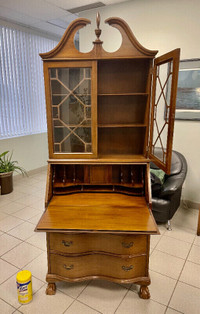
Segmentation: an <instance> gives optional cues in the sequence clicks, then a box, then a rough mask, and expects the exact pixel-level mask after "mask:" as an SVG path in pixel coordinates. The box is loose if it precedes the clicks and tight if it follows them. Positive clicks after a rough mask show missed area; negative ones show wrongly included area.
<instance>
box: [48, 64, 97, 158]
mask: <svg viewBox="0 0 200 314" xmlns="http://www.w3.org/2000/svg"><path fill="white" fill-rule="evenodd" d="M59 64H60V62H59V63H58V62H57V63H56V62H54V63H53V66H52V64H51V65H49V67H48V76H49V82H50V84H49V89H50V90H49V92H50V110H47V111H49V114H48V115H49V117H48V132H50V133H51V134H49V136H50V137H51V141H50V142H52V145H50V148H51V149H50V150H51V152H50V155H51V156H52V157H54V158H63V157H64V158H68V157H71V156H69V155H72V157H76V155H77V156H78V157H80V155H82V154H83V155H86V154H87V155H86V156H85V157H86V158H87V157H94V155H96V123H95V121H96V100H95V95H96V93H95V92H94V91H95V85H96V84H95V81H96V79H95V74H94V66H92V62H81V63H80V62H79V63H77V62H69V63H68V64H67V62H65V66H62V67H60V66H59ZM48 107H49V106H48ZM47 113H48V112H47ZM49 120H50V121H49ZM49 122H50V123H49ZM49 125H51V127H50V130H49ZM66 154H67V155H68V156H66Z"/></svg>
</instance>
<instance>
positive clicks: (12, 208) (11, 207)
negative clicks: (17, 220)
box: [1, 202, 25, 214]
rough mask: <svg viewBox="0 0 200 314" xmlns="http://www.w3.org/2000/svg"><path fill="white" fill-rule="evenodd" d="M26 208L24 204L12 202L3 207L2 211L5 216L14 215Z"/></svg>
mask: <svg viewBox="0 0 200 314" xmlns="http://www.w3.org/2000/svg"><path fill="white" fill-rule="evenodd" d="M24 207H25V206H24V205H23V204H19V203H17V202H11V203H9V204H7V205H5V206H2V207H1V211H2V212H4V213H5V214H13V213H16V212H17V211H18V210H20V209H22V208H24Z"/></svg>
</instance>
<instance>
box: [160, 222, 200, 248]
mask: <svg viewBox="0 0 200 314" xmlns="http://www.w3.org/2000/svg"><path fill="white" fill-rule="evenodd" d="M165 236H168V237H171V238H175V239H177V240H181V241H185V242H188V243H193V241H194V238H195V231H194V230H192V229H187V228H184V227H183V226H177V225H175V224H173V222H172V230H171V231H167V232H166V233H165Z"/></svg>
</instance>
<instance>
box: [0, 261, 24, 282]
mask: <svg viewBox="0 0 200 314" xmlns="http://www.w3.org/2000/svg"><path fill="white" fill-rule="evenodd" d="M18 270H19V269H18V268H17V267H15V266H13V265H10V264H9V263H7V262H5V261H3V260H2V259H0V284H1V283H2V282H4V281H5V280H7V279H8V278H10V277H11V276H12V275H13V274H15V273H16V272H17V271H18Z"/></svg>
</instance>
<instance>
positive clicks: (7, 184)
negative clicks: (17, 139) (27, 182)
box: [0, 151, 26, 194]
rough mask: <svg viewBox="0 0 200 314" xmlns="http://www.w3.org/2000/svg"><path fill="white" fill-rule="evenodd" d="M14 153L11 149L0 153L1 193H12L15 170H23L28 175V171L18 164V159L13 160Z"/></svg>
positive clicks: (23, 173)
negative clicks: (10, 151)
mask: <svg viewBox="0 0 200 314" xmlns="http://www.w3.org/2000/svg"><path fill="white" fill-rule="evenodd" d="M11 159H12V153H11V154H10V156H9V151H6V152H3V153H2V154H0V187H1V194H8V193H11V192H12V190H13V172H14V171H16V172H21V173H22V175H26V171H25V170H24V169H23V168H22V167H20V166H18V162H17V161H12V160H11Z"/></svg>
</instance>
